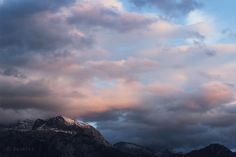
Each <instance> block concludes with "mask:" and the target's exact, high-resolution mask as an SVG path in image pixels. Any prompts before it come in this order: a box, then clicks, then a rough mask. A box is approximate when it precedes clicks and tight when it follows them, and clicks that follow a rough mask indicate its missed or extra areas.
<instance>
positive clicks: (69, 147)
mask: <svg viewBox="0 0 236 157" xmlns="http://www.w3.org/2000/svg"><path fill="white" fill-rule="evenodd" d="M0 157H236V154H235V153H233V152H232V151H231V150H229V149H228V148H226V147H225V146H223V145H220V144H211V145H209V146H207V147H205V148H202V149H199V150H194V151H191V152H189V153H186V154H180V153H174V152H171V151H168V150H166V151H161V152H155V153H154V152H153V151H151V150H150V149H148V148H146V147H144V146H140V145H137V144H133V143H128V142H119V143H116V144H114V145H112V144H110V143H109V142H108V141H107V140H106V139H105V138H104V137H103V136H102V134H101V133H100V132H99V131H97V130H96V129H95V128H94V127H92V126H90V125H88V124H86V123H83V122H78V121H76V120H72V119H69V118H66V117H63V116H57V117H53V118H49V119H46V120H43V119H37V120H35V121H32V120H24V121H20V122H17V123H15V124H11V125H0Z"/></svg>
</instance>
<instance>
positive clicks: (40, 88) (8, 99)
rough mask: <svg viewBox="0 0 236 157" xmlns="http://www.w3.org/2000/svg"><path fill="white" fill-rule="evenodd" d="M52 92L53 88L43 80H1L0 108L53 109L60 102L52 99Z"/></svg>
mask: <svg viewBox="0 0 236 157" xmlns="http://www.w3.org/2000/svg"><path fill="white" fill-rule="evenodd" d="M51 94H52V93H51V90H50V89H49V88H48V86H47V84H45V83H44V82H43V81H31V82H28V83H22V82H10V81H0V108H2V109H27V108H34V109H36V108H38V109H48V110H52V109H53V108H54V107H55V105H56V104H58V102H56V101H54V100H51V97H50V95H51Z"/></svg>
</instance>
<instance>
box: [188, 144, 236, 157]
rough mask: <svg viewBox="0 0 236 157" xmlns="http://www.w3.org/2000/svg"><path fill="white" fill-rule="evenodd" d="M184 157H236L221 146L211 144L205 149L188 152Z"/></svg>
mask: <svg viewBox="0 0 236 157" xmlns="http://www.w3.org/2000/svg"><path fill="white" fill-rule="evenodd" d="M184 157H236V155H235V154H234V153H233V152H232V151H231V150H229V149H228V148H226V147H225V146H223V145H220V144H211V145H209V146H207V147H205V148H202V149H199V150H194V151H192V152H189V153H187V154H185V155H184Z"/></svg>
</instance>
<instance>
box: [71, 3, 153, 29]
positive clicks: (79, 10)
mask: <svg viewBox="0 0 236 157" xmlns="http://www.w3.org/2000/svg"><path fill="white" fill-rule="evenodd" d="M95 4H96V3H95ZM95 4H93V3H92V4H91V3H81V4H78V5H75V6H74V7H72V9H71V14H72V15H71V16H70V17H69V19H68V21H69V22H70V23H72V24H76V25H78V26H84V27H85V28H90V27H92V28H94V27H95V28H96V27H98V28H99V27H101V28H105V29H111V30H116V31H119V32H127V31H130V30H133V29H141V28H145V27H146V26H147V25H148V24H150V23H152V22H153V21H155V19H151V18H147V17H145V16H142V15H139V14H136V13H129V12H124V11H119V10H116V9H114V8H111V7H107V6H105V5H101V4H99V3H98V4H96V5H95Z"/></svg>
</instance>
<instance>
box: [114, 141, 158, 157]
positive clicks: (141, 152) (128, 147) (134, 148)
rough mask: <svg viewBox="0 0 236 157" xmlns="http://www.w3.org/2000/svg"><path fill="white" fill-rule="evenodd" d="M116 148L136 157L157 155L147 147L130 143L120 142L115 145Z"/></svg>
mask: <svg viewBox="0 0 236 157" xmlns="http://www.w3.org/2000/svg"><path fill="white" fill-rule="evenodd" d="M114 147H115V148H117V149H118V150H120V151H121V152H124V153H127V154H130V155H133V156H136V157H154V156H155V154H154V152H152V151H151V150H149V149H148V148H146V147H143V146H140V145H137V144H134V143H128V142H119V143H116V144H114Z"/></svg>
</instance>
